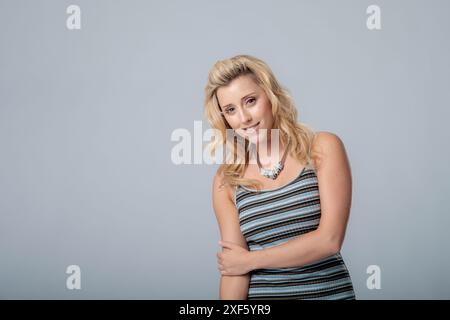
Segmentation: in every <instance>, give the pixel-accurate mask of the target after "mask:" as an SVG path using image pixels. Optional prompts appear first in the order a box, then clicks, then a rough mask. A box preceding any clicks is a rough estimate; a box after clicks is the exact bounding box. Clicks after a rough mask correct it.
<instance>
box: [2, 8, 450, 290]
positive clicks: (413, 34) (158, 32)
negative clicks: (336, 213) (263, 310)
mask: <svg viewBox="0 0 450 320" xmlns="http://www.w3.org/2000/svg"><path fill="white" fill-rule="evenodd" d="M449 12H450V2H449V1H445V0H434V1H425V0H421V1H418V0H416V1H406V0H402V1H383V0H378V1H364V0H363V1H361V0H344V1H331V0H329V1H297V0H295V1H294V0H292V1H287V0H284V1H274V0H271V1H267V0H258V1H256V0H248V1H242V0H239V1H237V0H229V1H206V0H204V1H202V0H193V1H182V0H179V1H178V0H177V1H174V0H170V1H106V0H98V1H87V0H76V1H65V0H64V1H60V0H58V1H57V0H53V1H50V0H42V1H26V0H0V43H1V50H0V298H2V299H218V290H219V278H220V274H219V271H218V269H217V261H216V252H217V251H219V249H220V247H219V246H218V240H219V239H220V233H219V228H218V225H217V221H216V217H215V214H214V211H213V208H212V203H211V191H212V178H213V176H214V174H215V172H216V170H217V168H218V164H214V163H213V164H210V163H208V162H207V161H206V158H205V157H204V155H203V153H202V148H203V147H205V145H207V143H208V140H207V139H206V138H205V137H206V135H205V132H206V131H207V130H208V129H209V128H210V127H209V124H208V122H207V120H206V118H205V117H204V113H203V110H204V105H203V101H204V86H205V84H206V80H207V75H208V71H209V69H210V68H211V67H212V65H213V64H214V63H215V62H216V61H218V60H222V59H225V58H229V57H231V56H234V55H237V54H249V55H253V56H255V57H258V58H260V59H262V60H264V61H265V62H266V63H267V64H268V65H269V66H270V67H271V69H272V71H273V72H274V74H275V76H276V77H277V79H278V80H279V81H280V82H281V83H282V84H283V85H284V86H285V87H286V88H288V89H289V91H290V93H291V94H292V96H293V98H294V100H295V103H296V106H297V108H298V111H299V114H298V121H299V122H302V123H305V124H307V125H309V126H310V127H311V128H313V129H314V130H315V131H327V132H332V133H334V134H336V135H338V136H339V137H340V138H341V140H342V141H343V143H344V144H345V148H346V151H347V155H348V158H349V161H350V165H351V172H352V179H353V194H352V206H351V212H350V219H349V223H348V227H347V233H346V237H345V241H344V244H343V247H342V250H341V254H342V256H343V257H344V259H345V261H346V264H347V267H348V269H349V272H350V275H351V277H352V280H353V283H354V286H355V292H356V295H357V298H358V299H419V298H421V299H432V298H433V299H449V298H450V275H449V273H448V270H450V255H449V254H448V245H449V243H450V233H449V232H448V228H449V227H450V204H449V201H448V197H449V194H450V182H449V177H450V170H449V166H448V164H449V163H450V152H449V151H448V141H449V139H450V130H449V125H448V119H450V111H449V102H450V90H449V88H450V63H449V58H448V57H450V34H449V30H450V19H449ZM181 146H183V155H184V156H183V161H179V160H180V159H179V158H177V157H176V156H174V155H176V154H177V153H178V151H177V150H179V148H180V147H181ZM174 150H175V151H177V152H175V151H174Z"/></svg>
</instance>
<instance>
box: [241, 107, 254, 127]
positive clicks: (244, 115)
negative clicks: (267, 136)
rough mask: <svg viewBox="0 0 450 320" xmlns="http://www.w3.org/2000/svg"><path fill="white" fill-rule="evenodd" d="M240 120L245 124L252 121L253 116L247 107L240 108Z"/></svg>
mask: <svg viewBox="0 0 450 320" xmlns="http://www.w3.org/2000/svg"><path fill="white" fill-rule="evenodd" d="M239 120H240V121H241V123H244V124H246V123H249V122H251V120H252V117H251V115H250V113H249V112H248V110H246V108H239Z"/></svg>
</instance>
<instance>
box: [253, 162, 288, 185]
mask: <svg viewBox="0 0 450 320" xmlns="http://www.w3.org/2000/svg"><path fill="white" fill-rule="evenodd" d="M283 168H284V165H283V164H282V163H281V161H280V162H278V163H277V164H276V165H275V166H274V167H273V169H265V168H260V171H259V172H260V173H261V175H263V176H264V177H266V178H269V179H272V180H275V179H276V178H277V177H278V175H279V174H280V172H281V170H283Z"/></svg>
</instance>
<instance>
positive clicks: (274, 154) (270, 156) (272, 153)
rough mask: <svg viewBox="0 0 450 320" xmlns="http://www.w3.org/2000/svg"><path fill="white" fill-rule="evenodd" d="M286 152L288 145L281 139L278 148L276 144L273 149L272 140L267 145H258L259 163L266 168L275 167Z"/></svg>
mask: <svg viewBox="0 0 450 320" xmlns="http://www.w3.org/2000/svg"><path fill="white" fill-rule="evenodd" d="M266 149H267V151H266ZM277 149H278V150H277ZM285 151H286V145H285V144H284V143H283V142H282V141H281V139H280V140H279V143H278V146H277V144H276V143H274V144H273V148H272V143H271V139H270V138H269V139H268V140H267V143H262V144H260V143H257V152H258V155H259V161H260V163H261V165H262V166H264V167H266V166H267V167H271V166H274V165H275V164H277V163H278V162H279V161H281V159H282V157H283V155H284V152H285Z"/></svg>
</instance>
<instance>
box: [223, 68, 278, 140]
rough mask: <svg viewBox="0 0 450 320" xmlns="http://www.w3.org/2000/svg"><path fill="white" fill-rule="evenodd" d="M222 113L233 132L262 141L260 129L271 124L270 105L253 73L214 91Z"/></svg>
mask: <svg viewBox="0 0 450 320" xmlns="http://www.w3.org/2000/svg"><path fill="white" fill-rule="evenodd" d="M217 100H218V102H219V105H220V108H221V110H222V114H223V115H224V117H225V120H226V121H227V122H228V124H229V125H230V127H231V128H232V129H234V130H235V132H236V133H237V134H238V135H240V136H241V137H244V138H245V139H248V140H249V141H250V142H251V143H254V144H256V143H257V141H258V142H259V143H261V142H262V140H265V139H266V137H265V134H264V131H265V130H263V132H261V131H260V130H261V129H267V131H265V132H267V133H270V129H272V127H273V122H274V119H273V115H272V105H271V103H270V100H269V99H268V97H267V95H266V93H265V91H264V90H263V89H262V88H261V87H260V86H259V85H258V84H257V83H256V82H255V80H254V79H253V76H251V75H243V76H239V77H238V78H236V79H234V80H233V81H231V82H230V83H229V84H228V85H227V86H225V87H220V88H219V89H218V90H217Z"/></svg>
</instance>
